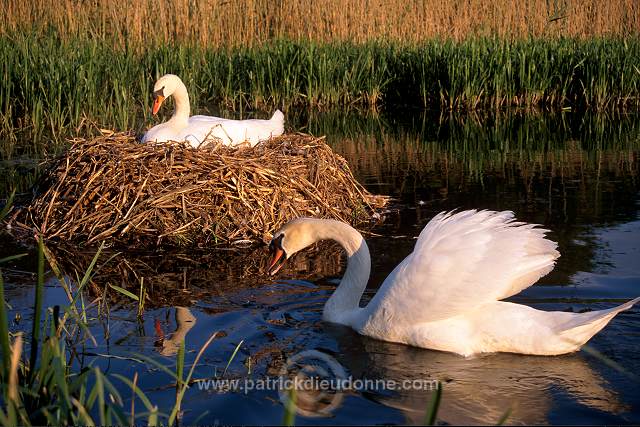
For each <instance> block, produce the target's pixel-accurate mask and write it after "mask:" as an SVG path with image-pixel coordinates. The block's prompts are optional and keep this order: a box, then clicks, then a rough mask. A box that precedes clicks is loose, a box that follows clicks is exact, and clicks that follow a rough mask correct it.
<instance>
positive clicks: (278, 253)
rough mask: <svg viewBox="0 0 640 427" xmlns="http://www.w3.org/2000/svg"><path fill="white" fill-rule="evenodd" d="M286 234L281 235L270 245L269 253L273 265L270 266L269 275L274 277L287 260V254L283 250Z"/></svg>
mask: <svg viewBox="0 0 640 427" xmlns="http://www.w3.org/2000/svg"><path fill="white" fill-rule="evenodd" d="M283 238H284V234H281V235H279V236H278V237H276V238H275V239H273V240H271V243H269V252H271V263H270V264H269V275H270V276H273V275H274V274H276V273H277V272H278V270H280V269H281V268H282V266H283V265H284V262H285V261H286V260H287V253H286V252H285V250H284V249H283V248H282V239H283Z"/></svg>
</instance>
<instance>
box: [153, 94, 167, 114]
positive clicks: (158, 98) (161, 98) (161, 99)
mask: <svg viewBox="0 0 640 427" xmlns="http://www.w3.org/2000/svg"><path fill="white" fill-rule="evenodd" d="M163 102H164V96H162V95H156V96H155V98H153V109H152V110H151V113H152V114H153V115H154V116H155V115H156V114H158V110H160V106H161V105H162V103H163Z"/></svg>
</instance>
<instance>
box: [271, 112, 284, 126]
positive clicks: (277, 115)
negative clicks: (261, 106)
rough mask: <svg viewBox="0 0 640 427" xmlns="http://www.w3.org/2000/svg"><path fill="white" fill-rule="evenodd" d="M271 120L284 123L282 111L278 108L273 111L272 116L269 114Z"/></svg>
mask: <svg viewBox="0 0 640 427" xmlns="http://www.w3.org/2000/svg"><path fill="white" fill-rule="evenodd" d="M271 121H272V122H278V123H282V124H283V125H284V113H282V111H280V110H276V111H275V112H274V113H273V116H271Z"/></svg>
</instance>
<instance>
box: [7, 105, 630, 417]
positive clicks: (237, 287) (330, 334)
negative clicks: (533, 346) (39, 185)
mask: <svg viewBox="0 0 640 427" xmlns="http://www.w3.org/2000/svg"><path fill="white" fill-rule="evenodd" d="M294 120H295V122H296V126H297V127H299V128H304V130H306V131H309V132H312V133H314V134H318V135H319V134H326V135H327V140H328V142H329V143H330V144H331V145H332V146H333V147H334V149H335V150H336V151H337V152H339V153H341V154H342V155H344V156H345V157H346V158H347V160H348V161H349V163H350V164H351V165H352V168H353V170H354V173H355V174H356V176H357V177H358V179H359V180H360V181H361V182H363V183H365V184H366V186H367V188H369V189H370V190H371V191H373V192H377V193H383V194H388V195H391V196H393V197H394V198H395V201H394V203H393V204H392V206H391V208H390V210H389V212H387V213H386V214H385V216H386V221H385V222H384V223H383V224H382V225H381V226H379V227H377V228H376V229H374V230H373V232H375V233H376V234H379V235H380V236H369V237H367V241H368V243H369V246H370V249H371V253H372V255H373V266H372V267H373V274H372V278H371V281H370V283H369V288H368V289H367V292H366V293H365V297H364V299H365V300H368V299H369V298H371V296H372V295H373V294H374V293H375V290H376V287H377V286H378V285H379V284H380V283H381V282H382V280H383V279H384V277H385V276H386V275H387V274H388V273H389V272H390V271H391V270H392V269H393V267H394V266H395V265H396V264H397V263H398V262H400V261H401V260H402V259H403V258H404V256H406V254H408V253H409V252H410V251H411V249H412V247H413V244H414V242H415V240H414V237H415V236H417V235H418V233H419V232H420V230H421V228H422V227H423V226H424V225H425V224H426V223H427V222H428V220H429V219H430V218H431V217H432V216H433V215H434V214H435V213H437V212H439V211H441V210H447V209H453V208H463V209H464V208H482V209H509V210H513V211H514V212H515V213H516V216H517V217H518V218H519V219H522V220H525V221H530V222H536V223H540V224H544V226H545V227H546V228H548V229H550V230H551V232H550V233H549V236H550V237H551V238H552V239H554V240H556V241H558V242H559V250H560V252H561V253H562V257H561V258H560V259H559V261H558V264H557V266H556V268H555V269H554V271H553V272H552V273H551V274H549V275H548V276H547V277H545V278H543V279H542V280H541V281H540V282H539V284H537V285H536V286H533V287H531V288H529V289H527V290H525V291H524V292H522V293H521V294H519V295H517V296H515V297H513V298H512V299H511V300H512V301H514V302H518V303H523V304H527V305H531V306H533V307H536V308H540V309H544V310H573V311H580V310H596V309H603V308H607V307H611V306H613V305H616V304H619V303H621V302H622V301H625V300H627V299H629V298H632V297H636V296H638V295H640V265H639V264H638V261H637V260H638V259H639V258H638V255H639V253H640V239H639V237H640V219H639V218H638V213H639V205H638V202H639V201H640V191H639V190H640V183H639V182H638V154H639V152H640V121H639V120H638V116H633V115H629V116H627V115H613V116H598V115H579V114H573V113H565V114H559V115H549V114H536V115H519V114H508V115H499V116H497V117H496V116H493V117H492V116H489V117H474V116H452V117H449V116H444V117H440V116H424V115H422V114H418V113H413V112H405V113H403V114H402V115H392V114H381V115H379V116H378V115H368V116H367V115H359V114H355V113H354V114H344V113H331V112H329V113H323V114H318V115H314V116H313V117H305V116H300V117H297V118H295V119H294ZM13 167H14V166H12V164H8V165H5V168H8V169H11V168H13ZM20 167H22V168H24V165H23V164H22V163H21V166H20ZM11 171H12V172H11V174H10V173H7V174H5V175H4V176H5V177H7V176H9V177H12V178H11V179H15V180H19V179H22V178H20V177H26V178H24V179H25V180H26V181H30V180H31V179H32V177H30V176H29V175H28V173H24V172H22V169H21V172H20V174H16V173H15V169H11ZM3 244H4V245H3V246H4V247H3V249H2V250H1V251H0V258H1V257H3V256H5V255H8V254H14V253H18V252H20V251H23V250H24V249H23V248H21V247H20V246H19V245H17V244H16V243H15V242H11V241H8V240H6V238H5V240H4V241H3ZM51 250H52V251H53V253H54V255H55V256H56V258H57V260H58V262H59V263H60V266H61V267H62V268H63V270H64V271H65V272H66V274H67V275H69V276H70V277H73V276H74V273H73V271H74V269H76V270H78V271H83V270H84V269H85V268H86V266H87V265H88V264H89V262H90V260H91V257H92V256H93V254H92V253H90V252H88V253H77V252H76V251H74V250H70V249H69V248H61V247H57V248H51ZM266 258H267V254H266V250H265V249H264V248H258V249H240V248H235V249H233V250H227V251H215V252H207V253H197V252H195V253H194V252H189V253H175V252H163V253H161V254H156V253H145V252H127V253H124V254H120V255H118V256H116V257H115V258H114V259H113V260H111V262H110V263H108V264H106V265H101V266H100V267H99V270H98V272H97V275H96V276H95V277H94V280H93V281H92V284H91V285H90V287H91V292H90V293H89V294H87V298H86V299H85V303H87V304H88V303H89V302H90V301H91V299H92V298H95V297H97V296H100V295H102V294H103V292H104V289H105V288H107V289H108V284H109V283H111V284H114V285H118V286H129V287H130V288H132V289H136V284H137V283H139V280H140V277H144V278H145V279H144V281H145V283H146V284H147V287H148V289H149V293H150V299H149V301H148V302H147V307H146V310H145V313H144V315H143V316H142V317H141V318H137V316H136V308H137V306H136V304H135V303H133V302H131V301H130V300H127V298H125V297H122V296H121V295H119V294H118V293H117V292H115V291H113V290H111V291H110V292H109V295H108V297H107V298H106V299H101V300H98V301H95V303H96V304H98V303H99V304H101V308H102V309H104V308H105V306H108V307H109V314H108V316H107V315H103V316H101V317H100V318H96V319H94V320H92V322H91V325H92V328H91V330H92V332H93V335H94V337H95V338H96V341H97V342H96V344H97V345H94V344H93V343H92V342H91V341H84V342H83V343H82V344H77V345H76V346H75V349H76V356H74V359H73V363H74V364H75V365H77V366H87V365H88V364H93V365H96V366H100V367H101V368H102V369H104V370H105V371H106V373H107V374H108V375H112V374H115V373H118V374H122V375H124V376H126V377H128V378H133V375H134V373H136V372H137V373H138V374H139V375H140V378H139V385H140V386H141V388H142V389H143V390H144V391H145V393H146V394H147V395H148V396H149V398H150V399H151V400H152V402H154V403H155V404H158V405H159V407H160V410H161V411H163V409H164V412H169V409H168V408H170V407H171V406H172V405H173V402H174V399H175V390H174V389H173V388H172V386H171V379H170V377H169V376H168V375H166V374H165V373H163V372H161V371H160V370H159V369H158V368H156V367H154V366H153V365H151V364H149V363H138V362H135V361H133V360H131V359H130V358H131V357H133V358H136V357H138V356H136V355H139V354H142V355H146V356H150V357H153V358H155V359H157V360H159V361H161V362H162V363H163V364H165V365H167V366H169V367H171V369H173V367H174V366H175V353H176V351H177V348H178V343H179V341H180V339H182V338H184V339H185V347H186V350H187V367H189V366H191V365H190V364H191V363H193V361H194V360H195V358H196V355H197V353H198V351H199V350H200V348H201V347H202V346H203V345H204V343H205V342H206V341H207V339H208V338H209V337H210V336H211V334H213V333H214V332H216V331H217V332H219V336H218V338H216V339H215V340H214V341H213V342H212V344H211V345H210V346H209V347H208V348H207V349H206V351H205V352H204V353H203V356H202V359H201V360H200V361H199V363H198V365H197V367H196V370H195V374H194V377H195V378H198V379H202V380H206V379H211V378H215V377H217V378H227V379H232V380H233V379H237V380H240V383H239V384H242V385H245V380H247V383H246V384H247V387H253V389H247V387H244V389H240V386H239V385H238V387H237V389H236V390H233V391H231V390H226V389H224V387H223V386H222V385H221V384H217V387H215V388H216V389H215V390H214V389H210V390H208V391H207V390H201V389H200V388H199V387H198V386H197V384H193V385H192V387H191V389H190V390H189V391H188V392H187V394H186V397H185V400H184V403H183V408H182V409H183V410H184V414H183V417H184V418H183V420H184V422H185V423H186V424H193V423H197V422H207V423H214V422H220V423H244V424H256V423H280V422H281V421H282V420H283V414H284V410H283V406H282V404H281V402H280V399H279V394H278V392H277V391H276V390H258V389H257V388H258V387H259V384H258V383H257V381H258V380H265V379H268V378H277V377H278V375H279V374H280V372H281V369H282V367H283V366H285V363H286V360H287V359H288V358H290V357H292V356H293V355H295V354H298V353H300V352H302V351H304V350H309V349H316V350H319V351H321V352H322V353H323V354H326V355H329V356H330V357H331V358H333V359H335V360H336V361H337V363H339V365H341V366H342V367H343V369H344V372H345V374H346V375H347V376H350V377H351V378H352V379H354V380H361V381H364V380H368V381H370V382H375V381H378V382H377V383H375V384H377V386H375V387H369V388H368V389H362V388H359V389H357V390H350V391H347V392H345V393H343V394H341V395H339V396H338V397H336V400H335V401H334V400H333V398H334V397H335V396H334V395H329V396H324V399H323V400H320V402H319V401H318V397H319V396H317V395H313V394H312V393H307V394H304V393H302V394H301V395H300V396H299V401H300V406H301V407H302V408H303V410H305V412H304V413H305V414H307V415H308V416H303V415H298V417H297V418H296V423H298V424H334V423H345V424H364V423H422V422H423V420H424V415H425V412H426V408H427V406H428V403H429V401H430V399H431V396H432V394H433V392H432V391H431V389H430V388H429V387H430V385H432V382H431V381H432V380H440V381H442V382H443V387H444V392H443V396H442V403H441V407H440V410H439V413H438V419H439V420H440V421H442V422H446V423H495V422H497V421H498V420H499V419H500V418H501V417H502V416H503V415H504V414H505V413H507V412H508V413H509V418H508V421H507V422H508V423H514V424H516V423H517V424H520V423H527V424H532V423H536V424H539V423H541V424H545V423H551V424H579V423H593V424H601V423H610V424H618V423H640V393H638V391H639V389H640V388H639V384H640V382H639V381H640V380H639V379H638V377H637V375H636V373H637V372H640V355H639V354H638V351H637V349H638V348H639V347H638V346H639V345H640V329H639V325H640V308H637V307H636V308H633V309H631V310H629V311H627V312H623V313H621V314H620V315H618V316H617V317H616V318H615V319H614V320H613V321H612V322H611V323H610V324H609V325H608V326H607V327H606V328H605V329H604V330H603V331H601V332H600V333H599V334H597V335H596V336H595V337H594V338H593V339H592V340H591V341H590V343H589V347H588V349H587V350H586V351H581V352H578V353H575V354H570V355H565V356H560V357H531V356H519V355H510V354H490V355H482V356H477V357H471V358H463V357H460V356H456V355H453V354H447V353H442V352H436V351H429V350H422V349H415V348H410V347H407V346H403V345H397V344H390V343H385V342H379V341H376V340H373V339H369V338H366V337H362V336H359V335H358V334H356V333H354V332H353V331H351V330H350V329H347V328H344V327H339V326H335V325H329V324H325V323H323V322H322V321H321V312H322V305H323V303H324V301H325V300H326V299H327V298H328V296H329V295H330V294H331V292H332V289H333V288H334V287H335V284H336V280H337V279H338V278H339V277H340V274H341V271H342V270H343V268H344V260H343V259H342V258H341V256H340V251H339V250H338V248H336V247H335V246H334V245H331V244H328V245H321V246H319V247H318V248H314V249H313V250H311V251H309V252H307V253H305V254H299V255H297V256H296V257H295V258H294V259H292V260H290V262H289V264H288V266H287V267H286V268H285V269H283V270H282V271H281V273H279V274H278V276H277V277H276V278H275V279H271V278H269V277H267V276H266V275H265V274H264V268H265V263H266ZM103 259H106V258H103ZM33 271H34V260H33V255H31V256H30V257H27V258H24V259H21V260H18V261H15V262H13V263H11V264H10V265H9V266H8V267H5V268H4V269H3V273H4V277H5V281H6V286H7V298H8V302H9V303H10V305H11V310H10V316H11V317H10V318H11V319H13V321H12V325H11V329H12V330H13V331H17V330H23V331H28V330H29V329H30V325H29V321H30V318H31V308H30V306H31V304H32V301H33V288H32V286H31V284H32V283H33V282H34V276H33V274H32V272H33ZM66 302H67V299H66V296H65V294H64V292H63V291H62V289H61V288H60V287H59V286H58V285H57V280H56V279H55V278H54V277H53V275H51V274H50V275H49V276H48V280H47V287H46V301H45V306H52V305H55V304H65V303H66ZM103 311H104V310H103ZM92 313H93V315H94V316H96V317H97V314H98V313H97V309H94V310H92ZM239 343H241V344H240V346H239V350H238V352H237V354H236V355H235V357H234V358H233V359H232V360H231V362H230V363H229V360H230V358H231V356H232V354H233V353H234V350H235V349H236V346H238V344H239ZM227 364H228V369H227V372H226V374H225V375H224V376H223V372H224V371H225V368H226V367H227ZM325 368H326V366H325ZM381 380H382V381H384V382H385V385H386V386H388V385H389V384H392V385H394V386H396V388H397V389H396V390H391V389H390V387H382V386H381V382H380V381H381ZM416 380H420V381H418V382H417V383H416ZM250 381H253V383H250ZM113 382H114V383H115V384H118V385H119V387H121V390H127V387H126V386H124V385H123V384H122V383H119V382H118V380H116V379H113ZM203 384H204V383H203ZM227 385H228V384H227ZM129 394H130V392H128V391H125V392H123V395H124V396H128V395H129ZM136 405H137V411H138V412H139V411H143V406H142V404H141V402H139V401H137V402H136ZM327 405H330V406H329V407H330V408H331V407H333V409H332V410H331V411H330V412H329V413H326V412H324V411H323V408H325V409H326V407H327ZM125 407H129V403H126V405H125ZM312 415H313V416H312Z"/></svg>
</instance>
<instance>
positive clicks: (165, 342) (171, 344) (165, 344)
mask: <svg viewBox="0 0 640 427" xmlns="http://www.w3.org/2000/svg"><path fill="white" fill-rule="evenodd" d="M175 321H176V329H175V331H173V332H172V333H171V334H170V335H169V336H168V337H166V338H165V333H164V331H163V329H162V324H161V323H160V321H159V320H158V319H156V321H155V325H154V327H155V332H156V336H157V337H158V340H157V341H156V346H157V347H159V352H160V354H161V355H163V356H173V355H175V354H176V353H178V350H179V349H180V345H181V343H182V342H184V341H185V339H186V337H187V334H188V333H189V331H190V330H191V328H193V327H194V326H195V324H196V317H195V316H194V315H193V314H192V313H191V310H189V309H188V308H187V307H176V308H175Z"/></svg>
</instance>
